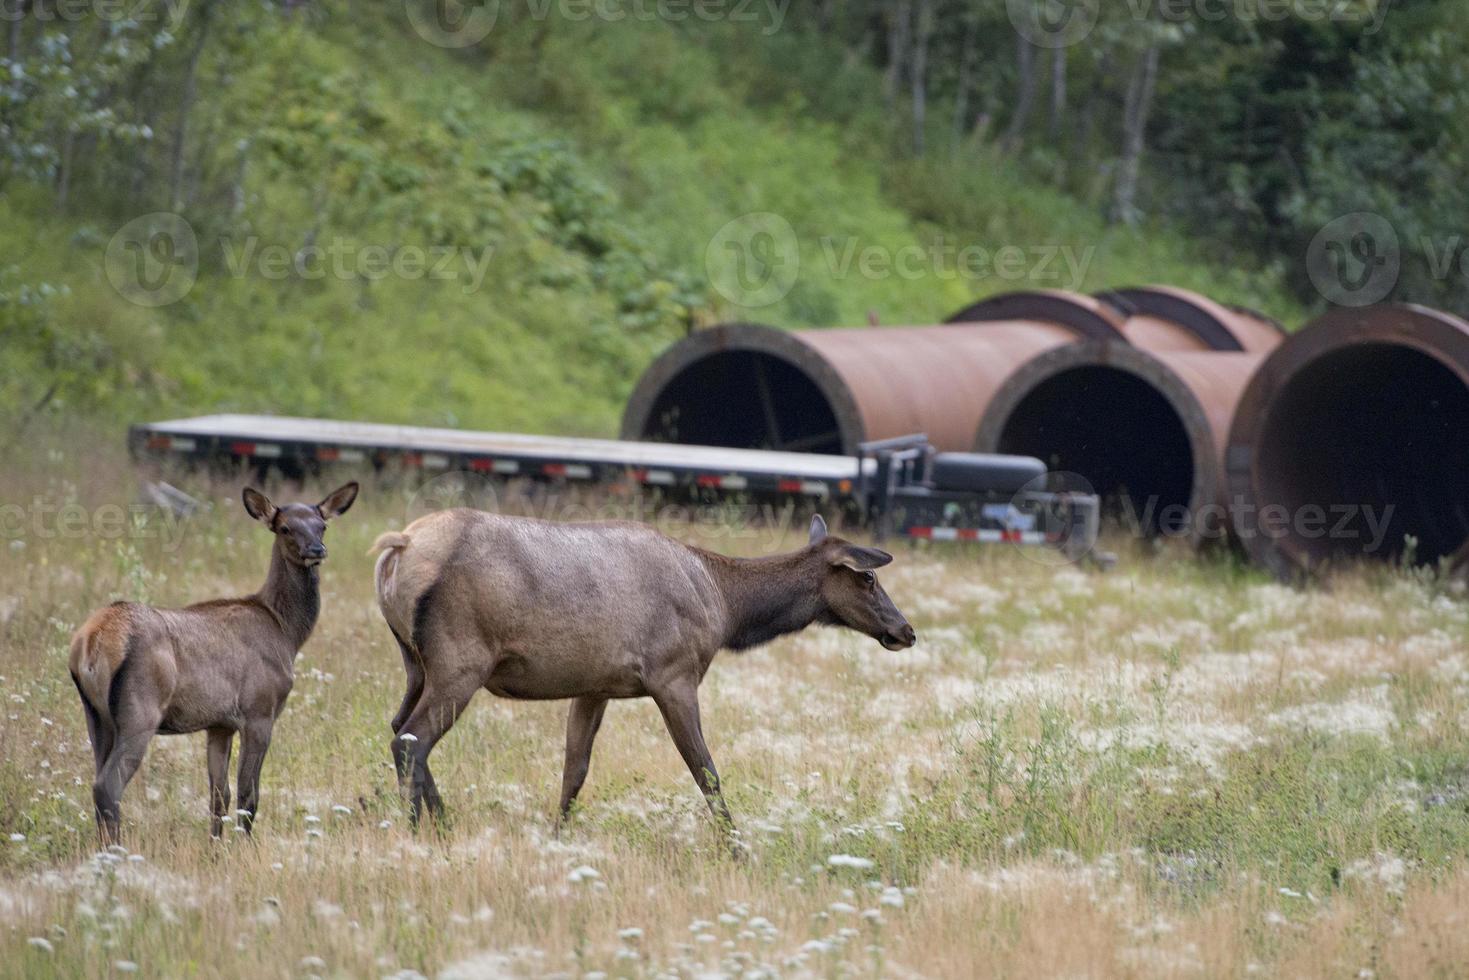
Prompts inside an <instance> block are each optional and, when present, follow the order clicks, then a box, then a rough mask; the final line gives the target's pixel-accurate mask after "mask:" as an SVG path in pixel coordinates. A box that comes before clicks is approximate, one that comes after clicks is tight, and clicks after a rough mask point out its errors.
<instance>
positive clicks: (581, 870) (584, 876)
mask: <svg viewBox="0 0 1469 980" xmlns="http://www.w3.org/2000/svg"><path fill="white" fill-rule="evenodd" d="M600 877H602V872H600V871H598V870H597V869H596V868H594V867H592V866H591V865H589V864H583V865H578V866H577V867H575V868H572V869H571V873H570V874H568V875H567V876H566V880H567V881H569V882H571V883H572V884H573V885H579V884H581V883H582V882H584V881H595V880H596V879H598V878H600Z"/></svg>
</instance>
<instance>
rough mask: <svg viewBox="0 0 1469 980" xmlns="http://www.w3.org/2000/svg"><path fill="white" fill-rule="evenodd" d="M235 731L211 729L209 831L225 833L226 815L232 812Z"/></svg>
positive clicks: (218, 834)
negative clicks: (232, 761) (232, 757)
mask: <svg viewBox="0 0 1469 980" xmlns="http://www.w3.org/2000/svg"><path fill="white" fill-rule="evenodd" d="M234 744H235V733H234V732H233V731H231V730H230V729H228V728H211V729H209V814H210V819H209V833H210V836H213V837H219V836H220V835H222V834H223V833H224V817H225V814H227V813H229V812H230V752H231V751H232V750H233V749H234Z"/></svg>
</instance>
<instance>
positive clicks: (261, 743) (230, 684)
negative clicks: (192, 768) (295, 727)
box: [70, 483, 357, 843]
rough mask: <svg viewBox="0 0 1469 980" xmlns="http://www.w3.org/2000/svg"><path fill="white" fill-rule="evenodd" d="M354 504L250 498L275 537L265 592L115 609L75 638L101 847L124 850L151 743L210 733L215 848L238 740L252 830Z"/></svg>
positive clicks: (244, 811)
mask: <svg viewBox="0 0 1469 980" xmlns="http://www.w3.org/2000/svg"><path fill="white" fill-rule="evenodd" d="M356 495H357V484H355V483H349V484H347V485H346V486H344V487H342V488H340V489H339V490H337V491H335V492H334V493H332V494H330V495H329V496H328V497H327V498H326V499H325V500H323V501H322V502H321V503H320V504H318V505H315V506H313V505H310V504H287V505H285V506H284V507H279V508H277V507H275V506H274V505H273V504H271V503H270V501H269V500H268V499H267V498H266V497H265V495H264V494H261V493H259V492H258V491H255V490H253V489H250V488H246V490H245V492H244V500H245V509H246V510H247V511H248V512H249V513H250V516H252V517H254V518H255V519H256V520H259V521H260V522H261V523H263V524H265V525H266V526H268V527H269V528H270V529H271V531H272V532H274V534H275V546H274V548H273V549H272V552H271V562H270V571H269V573H268V574H267V576H266V580H265V584H264V585H263V586H262V587H261V589H260V591H259V592H257V593H255V594H254V595H250V596H245V597H244V598H240V599H211V600H209V601H207V602H200V603H197V604H195V605H192V606H187V607H185V608H183V609H158V608H155V607H153V606H146V605H142V604H141V603H132V602H117V603H113V604H112V605H110V606H107V607H106V608H104V609H99V610H97V611H96V612H94V613H93V614H92V615H91V616H90V617H88V618H87V621H86V622H85V623H83V624H82V626H81V628H79V629H78V630H77V631H76V633H75V635H73V637H72V641H71V659H70V668H71V676H72V680H73V682H74V683H75V684H76V687H77V693H78V694H79V695H80V696H81V700H82V711H83V713H84V714H85V716H86V721H87V734H88V736H89V737H90V739H91V742H92V752H93V761H94V763H95V768H96V778H95V781H94V783H93V785H92V798H93V802H94V804H95V806H96V813H97V828H98V832H99V833H100V834H101V836H102V839H103V842H104V843H107V842H111V841H116V840H117V839H118V835H119V832H120V830H121V825H120V821H121V818H120V814H119V808H118V801H119V800H120V798H121V796H122V792H123V790H124V789H125V788H126V786H127V784H128V782H129V781H130V780H131V779H132V777H133V775H134V773H136V772H137V768H138V766H139V764H141V762H142V760H143V754H144V752H145V751H146V750H147V746H148V743H149V741H150V740H151V739H152V738H153V736H154V735H183V734H188V733H191V732H198V731H207V732H208V733H209V753H208V755H209V789H210V793H209V795H210V809H211V814H212V820H211V832H212V833H213V834H214V836H216V837H218V836H219V835H220V833H221V832H222V831H223V822H224V816H225V814H226V813H227V812H228V810H229V802H230V788H229V775H228V767H229V759H230V752H231V748H232V745H233V740H234V736H235V733H236V732H239V733H240V771H239V783H240V787H239V789H240V816H241V824H242V826H243V827H244V829H245V830H246V831H247V832H248V831H249V830H250V829H251V826H252V823H253V819H254V814H255V811H256V809H257V807H258V805H259V782H260V768H261V765H262V764H263V763H264V760H265V753H266V751H267V749H268V748H269V747H270V735H271V730H272V727H273V726H274V724H275V719H276V716H277V715H279V714H280V710H281V708H282V707H284V705H285V703H286V696H287V695H288V694H289V693H290V691H291V685H292V682H293V679H294V673H293V672H294V667H295V659H296V652H297V651H298V650H299V649H300V647H301V645H302V644H303V643H305V642H306V639H307V637H309V636H310V635H311V630H312V628H313V627H314V626H315V624H316V617H317V613H318V612H319V610H320V605H321V600H320V592H319V588H318V576H319V573H318V565H319V564H320V563H321V561H322V560H324V559H325V558H326V549H325V548H324V547H323V546H322V544H321V536H322V533H323V532H324V530H325V527H326V521H327V520H328V519H329V518H331V517H335V516H337V515H338V514H341V513H343V512H344V511H346V510H347V508H348V507H350V506H351V505H352V501H353V500H354V499H355V498H356Z"/></svg>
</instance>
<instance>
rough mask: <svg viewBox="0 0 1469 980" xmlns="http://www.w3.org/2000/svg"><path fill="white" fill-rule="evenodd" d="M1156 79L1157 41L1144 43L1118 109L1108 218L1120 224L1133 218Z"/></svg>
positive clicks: (1135, 214) (1127, 222)
mask: <svg viewBox="0 0 1469 980" xmlns="http://www.w3.org/2000/svg"><path fill="white" fill-rule="evenodd" d="M1157 79H1158V45H1157V44H1150V45H1148V49H1147V51H1145V52H1144V53H1143V56H1142V58H1141V59H1139V61H1138V65H1137V68H1136V70H1135V71H1134V72H1133V76H1132V81H1131V83H1129V85H1128V86H1127V102H1126V104H1125V106H1124V107H1123V113H1122V159H1121V160H1120V161H1119V162H1118V165H1117V189H1116V194H1115V196H1114V197H1113V201H1112V220H1113V221H1120V222H1122V223H1124V224H1129V225H1130V224H1133V223H1134V222H1136V221H1137V181H1138V173H1139V171H1140V169H1141V167H1142V160H1143V150H1144V149H1145V148H1146V144H1147V139H1146V137H1147V129H1148V113H1149V112H1150V111H1151V109H1152V103H1153V87H1154V84H1155V83H1156V82H1157Z"/></svg>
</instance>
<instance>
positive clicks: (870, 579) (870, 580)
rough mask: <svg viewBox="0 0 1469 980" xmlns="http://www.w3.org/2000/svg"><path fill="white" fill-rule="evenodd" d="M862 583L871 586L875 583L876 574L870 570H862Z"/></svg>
mask: <svg viewBox="0 0 1469 980" xmlns="http://www.w3.org/2000/svg"><path fill="white" fill-rule="evenodd" d="M862 584H863V585H866V586H867V587H868V588H869V589H870V588H872V587H873V586H874V585H876V584H877V576H876V575H874V574H873V573H872V572H863V573H862Z"/></svg>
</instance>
